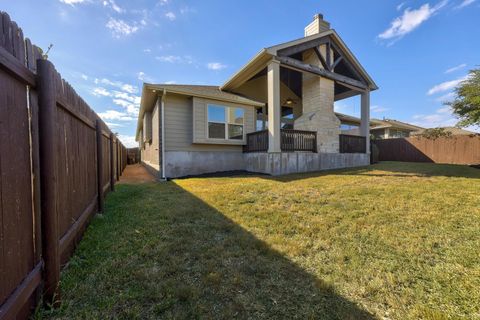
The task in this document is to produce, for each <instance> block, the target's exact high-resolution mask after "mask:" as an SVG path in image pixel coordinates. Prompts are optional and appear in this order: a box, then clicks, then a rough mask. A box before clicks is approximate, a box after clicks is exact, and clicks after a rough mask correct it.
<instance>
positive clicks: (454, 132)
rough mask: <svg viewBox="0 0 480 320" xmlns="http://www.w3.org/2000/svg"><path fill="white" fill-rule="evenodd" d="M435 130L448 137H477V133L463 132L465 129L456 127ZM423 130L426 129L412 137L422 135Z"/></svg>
mask: <svg viewBox="0 0 480 320" xmlns="http://www.w3.org/2000/svg"><path fill="white" fill-rule="evenodd" d="M436 129H441V130H442V131H443V132H445V133H446V134H449V135H452V136H477V135H479V133H478V132H473V131H469V130H465V129H462V128H457V127H438V128H436ZM425 130H426V129H423V130H420V131H417V132H414V133H412V135H414V136H415V135H420V134H423V133H424V132H425Z"/></svg>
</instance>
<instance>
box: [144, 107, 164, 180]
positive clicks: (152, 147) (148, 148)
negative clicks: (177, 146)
mask: <svg viewBox="0 0 480 320" xmlns="http://www.w3.org/2000/svg"><path fill="white" fill-rule="evenodd" d="M160 111H161V106H160V99H158V101H157V103H156V104H155V108H154V109H153V111H152V113H151V117H149V118H150V119H149V123H148V124H146V125H147V128H148V126H150V128H151V140H150V142H148V141H147V142H145V143H144V145H143V148H141V153H142V154H141V157H142V161H143V162H144V163H145V164H146V165H148V166H150V167H151V168H152V169H154V170H156V171H160V168H161V163H160V152H161V150H160V149H161V141H160V139H161V135H160ZM144 127H145V126H144Z"/></svg>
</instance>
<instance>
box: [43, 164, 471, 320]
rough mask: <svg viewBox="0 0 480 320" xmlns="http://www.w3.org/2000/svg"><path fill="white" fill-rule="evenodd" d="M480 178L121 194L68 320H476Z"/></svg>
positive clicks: (399, 172)
mask: <svg viewBox="0 0 480 320" xmlns="http://www.w3.org/2000/svg"><path fill="white" fill-rule="evenodd" d="M479 192H480V170H478V169H473V168H469V167H465V166H454V165H435V164H412V163H394V162H390V163H388V162H385V163H381V164H378V165H374V166H371V167H369V168H362V169H350V170H339V171H332V172H327V173H315V174H303V175H290V176H284V177H278V178H273V177H267V176H243V177H228V178H191V179H184V180H176V181H173V182H168V183H158V184H145V185H120V186H118V187H117V191H116V192H115V193H113V194H111V195H109V196H108V199H107V203H106V212H105V214H104V215H103V216H101V217H97V218H95V219H94V220H93V222H92V224H91V226H90V227H89V229H88V231H87V232H86V234H85V237H84V239H83V240H82V242H81V243H80V245H79V247H78V250H77V251H76V254H75V255H74V257H73V258H72V259H71V262H70V264H69V265H68V267H67V268H66V269H65V270H64V271H63V272H62V282H61V289H62V300H63V303H62V306H61V307H60V308H59V309H56V310H53V311H52V310H47V309H43V310H39V311H38V312H37V314H36V316H37V317H39V318H41V317H44V318H52V319H55V318H63V319H92V318H97V319H106V318H124V319H131V318H132V319H135V318H136V319H146V318H154V319H158V318H164V319H197V318H198V319H232V318H239V319H247V318H248V319H294V318H298V319H377V318H380V319H382V318H385V319H462V318H465V319H480V303H479V301H480V255H479V252H480V249H479V248H480V195H479Z"/></svg>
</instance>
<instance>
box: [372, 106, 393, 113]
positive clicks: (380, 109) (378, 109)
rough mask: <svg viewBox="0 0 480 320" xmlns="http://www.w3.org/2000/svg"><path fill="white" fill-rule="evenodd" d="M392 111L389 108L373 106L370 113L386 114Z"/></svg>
mask: <svg viewBox="0 0 480 320" xmlns="http://www.w3.org/2000/svg"><path fill="white" fill-rule="evenodd" d="M388 110H390V109H389V108H385V107H381V106H371V107H370V111H372V112H374V113H382V112H385V111H388Z"/></svg>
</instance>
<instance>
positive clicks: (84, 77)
mask: <svg viewBox="0 0 480 320" xmlns="http://www.w3.org/2000/svg"><path fill="white" fill-rule="evenodd" d="M80 77H82V79H83V80H85V81H86V80H88V76H87V75H86V74H83V73H82V74H81V75H80Z"/></svg>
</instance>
